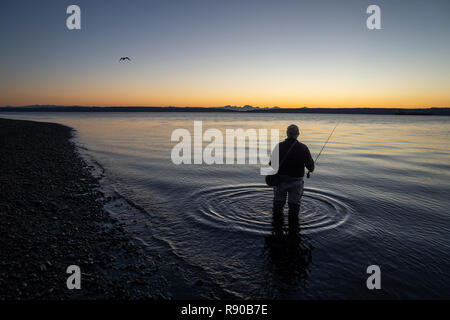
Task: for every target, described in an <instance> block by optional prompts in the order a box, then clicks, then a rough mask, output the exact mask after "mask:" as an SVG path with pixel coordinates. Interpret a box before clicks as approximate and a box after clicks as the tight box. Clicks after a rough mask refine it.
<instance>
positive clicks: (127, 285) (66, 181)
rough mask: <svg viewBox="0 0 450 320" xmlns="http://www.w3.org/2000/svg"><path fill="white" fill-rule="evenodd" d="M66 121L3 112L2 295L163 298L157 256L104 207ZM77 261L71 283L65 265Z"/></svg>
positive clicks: (0, 176)
mask: <svg viewBox="0 0 450 320" xmlns="http://www.w3.org/2000/svg"><path fill="white" fill-rule="evenodd" d="M72 134H73V131H72V129H71V128H69V127H66V126H63V125H59V124H53V123H42V122H33V121H17V120H6V119H0V163H1V165H0V221H1V223H0V248H1V250H0V299H2V300H10V299H14V300H18V299H20V300H23V299H25V300H28V299H33V300H36V299H39V300H41V299H43V300H53V299H83V300H84V299H93V298H95V299H149V298H161V297H162V298H164V296H162V294H161V292H160V290H159V289H160V288H158V287H157V286H155V285H154V284H152V283H150V282H149V281H148V279H149V278H151V276H152V274H153V273H154V271H155V270H156V268H157V267H156V263H155V261H154V260H153V259H152V257H150V256H149V255H148V254H147V255H145V258H144V257H143V256H142V255H141V251H140V250H141V249H140V248H139V246H138V245H136V244H135V243H134V242H133V241H132V239H131V238H130V237H129V236H128V235H127V234H126V232H125V231H124V230H123V228H122V227H121V226H120V223H119V222H118V221H117V220H116V219H114V218H112V217H111V216H110V215H109V214H108V213H107V212H106V211H105V210H104V209H103V205H104V202H105V198H104V196H103V194H102V192H101V191H100V190H99V185H98V181H97V179H96V178H94V177H93V176H92V175H91V173H90V168H89V166H88V165H87V164H86V162H85V161H83V159H82V158H81V157H80V156H79V154H77V152H76V147H75V145H74V144H73V142H72V141H71V137H72ZM70 265H77V266H79V267H80V269H81V290H77V289H74V290H69V289H68V288H67V286H66V280H67V278H68V277H69V276H70V274H67V273H66V270H67V267H68V266H70Z"/></svg>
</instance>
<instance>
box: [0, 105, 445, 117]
mask: <svg viewBox="0 0 450 320" xmlns="http://www.w3.org/2000/svg"><path fill="white" fill-rule="evenodd" d="M0 112H245V113H330V114H390V115H436V116H438V115H450V108H424V109H398V108H289V109H287V108H285V109H283V108H271V109H267V108H264V109H263V108H253V109H251V110H236V109H227V108H226V107H218V108H204V107H82V106H44V105H35V106H25V107H9V106H6V107H0Z"/></svg>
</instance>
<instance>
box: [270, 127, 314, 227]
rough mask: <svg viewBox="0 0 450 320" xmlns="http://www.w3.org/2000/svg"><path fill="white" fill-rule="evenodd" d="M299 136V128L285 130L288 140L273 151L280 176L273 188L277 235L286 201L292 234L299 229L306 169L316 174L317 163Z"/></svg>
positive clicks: (281, 225)
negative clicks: (276, 157) (277, 154)
mask: <svg viewBox="0 0 450 320" xmlns="http://www.w3.org/2000/svg"><path fill="white" fill-rule="evenodd" d="M299 133H300V132H299V129H298V127H297V126H296V125H295V124H291V125H290V126H289V127H288V128H287V130H286V134H287V139H286V140H284V141H283V142H280V143H279V144H278V145H277V146H276V148H275V150H274V152H279V164H280V167H279V169H278V174H279V176H280V181H281V182H280V184H279V185H277V186H275V187H274V199H273V222H274V231H275V233H279V232H282V227H283V207H284V204H285V203H286V198H287V200H288V206H289V214H288V215H289V216H288V221H289V233H291V231H292V232H295V230H297V229H298V214H299V212H300V203H301V199H302V195H303V184H304V182H303V177H304V175H305V167H306V168H307V169H308V170H309V171H310V172H313V171H314V160H313V159H312V157H311V153H310V151H309V149H308V147H307V146H306V145H304V144H303V143H301V142H299V141H298V140H297V138H298V136H299Z"/></svg>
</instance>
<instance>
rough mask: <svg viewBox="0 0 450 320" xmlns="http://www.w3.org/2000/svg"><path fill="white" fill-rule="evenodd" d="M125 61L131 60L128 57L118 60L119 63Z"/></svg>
mask: <svg viewBox="0 0 450 320" xmlns="http://www.w3.org/2000/svg"><path fill="white" fill-rule="evenodd" d="M127 60H128V61H131V59H130V58H129V57H122V58H120V59H119V62H120V61H127Z"/></svg>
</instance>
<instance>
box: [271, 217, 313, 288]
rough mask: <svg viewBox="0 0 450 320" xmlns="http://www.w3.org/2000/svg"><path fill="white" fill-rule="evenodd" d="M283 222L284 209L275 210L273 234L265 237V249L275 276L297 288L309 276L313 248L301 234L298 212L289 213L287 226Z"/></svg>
mask: <svg viewBox="0 0 450 320" xmlns="http://www.w3.org/2000/svg"><path fill="white" fill-rule="evenodd" d="M283 222H284V221H283V213H282V211H281V214H280V212H279V211H278V212H274V215H273V220H272V234H271V235H269V236H267V237H266V239H265V249H266V251H267V258H268V261H269V264H270V266H269V267H270V269H271V271H272V273H274V276H276V277H277V278H278V279H279V280H281V281H282V282H283V283H284V284H287V285H288V286H290V287H292V288H296V287H298V286H300V285H302V284H303V283H304V282H305V281H306V279H307V278H308V274H309V264H310V263H311V261H312V255H311V251H312V249H313V248H312V246H311V245H310V244H308V243H307V241H306V239H305V237H304V236H302V235H301V234H300V225H299V217H298V214H294V215H292V214H291V215H289V217H288V226H287V228H286V227H285V226H284V223H283ZM280 285H281V283H280ZM286 289H288V288H286Z"/></svg>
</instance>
